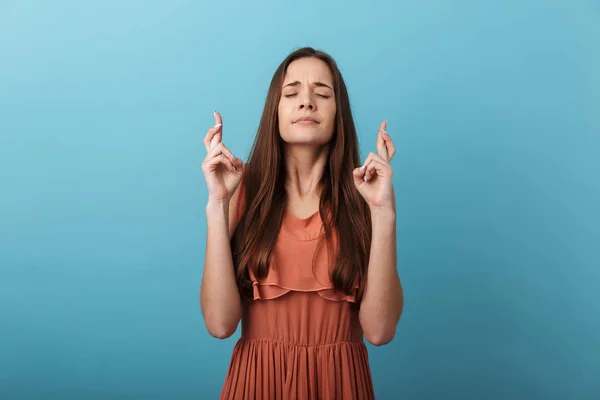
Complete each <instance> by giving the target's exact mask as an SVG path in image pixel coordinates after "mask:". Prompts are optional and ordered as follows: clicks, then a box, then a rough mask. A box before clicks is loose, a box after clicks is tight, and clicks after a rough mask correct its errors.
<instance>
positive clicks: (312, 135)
mask: <svg viewBox="0 0 600 400" xmlns="http://www.w3.org/2000/svg"><path fill="white" fill-rule="evenodd" d="M331 137H332V135H331V134H327V133H324V132H322V131H321V130H320V129H319V127H318V126H315V127H309V126H298V127H293V128H292V129H290V130H289V131H288V132H285V134H283V133H282V134H281V138H282V139H283V141H284V142H285V143H287V144H304V145H323V144H326V143H329V141H331Z"/></svg>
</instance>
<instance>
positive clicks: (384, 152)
mask: <svg viewBox="0 0 600 400" xmlns="http://www.w3.org/2000/svg"><path fill="white" fill-rule="evenodd" d="M386 125H387V121H383V122H382V123H381V124H380V125H379V131H378V132H377V145H376V146H377V153H378V154H379V156H380V157H382V158H383V159H385V160H389V155H388V149H387V147H386V145H385V140H384V138H383V133H384V132H385V128H386Z"/></svg>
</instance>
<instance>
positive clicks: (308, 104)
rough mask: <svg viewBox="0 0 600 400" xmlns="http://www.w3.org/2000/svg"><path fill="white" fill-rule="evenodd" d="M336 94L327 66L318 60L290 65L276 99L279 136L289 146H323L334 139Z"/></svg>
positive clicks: (299, 61) (305, 60)
mask: <svg viewBox="0 0 600 400" xmlns="http://www.w3.org/2000/svg"><path fill="white" fill-rule="evenodd" d="M335 113H336V106H335V93H334V91H333V76H332V74H331V71H330V70H329V66H328V65H327V64H326V63H325V62H323V61H321V60H319V59H318V58H301V59H299V60H296V61H294V62H292V63H291V64H290V65H289V66H288V69H287V71H286V74H285V78H284V80H283V86H282V91H281V98H280V99H279V109H278V115H279V132H280V135H281V138H282V139H283V141H284V142H286V143H288V144H308V145H323V144H326V143H328V142H329V141H330V140H331V137H332V136H333V130H334V126H335Z"/></svg>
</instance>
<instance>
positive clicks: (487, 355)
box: [0, 0, 600, 399]
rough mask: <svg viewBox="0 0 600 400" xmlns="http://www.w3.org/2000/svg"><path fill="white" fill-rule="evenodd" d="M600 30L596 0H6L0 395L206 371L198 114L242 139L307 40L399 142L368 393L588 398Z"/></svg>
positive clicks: (103, 389) (168, 393)
mask: <svg viewBox="0 0 600 400" xmlns="http://www.w3.org/2000/svg"><path fill="white" fill-rule="evenodd" d="M599 43H600V5H599V3H598V2H597V1H572V2H567V1H562V2H560V1H530V0H527V1H503V2H492V1H487V2H484V1H418V0H412V1H394V2H392V1H388V2H382V1H379V2H371V3H368V4H367V3H366V2H358V1H353V2H348V1H346V2H320V1H314V0H311V1H304V2H295V3H292V2H285V1H272V2H264V1H254V2H246V1H241V0H239V1H216V0H215V1H212V2H199V1H170V2H149V1H126V2H123V1H101V2H100V1H96V2H81V1H55V2H50V1H0V60H1V61H0V317H1V319H0V397H2V398H3V399H29V398H31V399H34V398H38V399H39V398H45V399H55V398H56V399H83V398H86V399H102V398H116V399H121V398H123V399H192V398H216V397H217V396H218V393H219V391H220V389H221V385H222V382H223V379H224V376H225V372H226V369H227V366H228V363H229V359H230V355H231V350H232V348H233V346H234V343H235V341H236V340H237V337H238V334H236V335H235V336H234V337H232V338H230V339H228V340H225V341H219V340H217V339H213V338H211V337H210V336H209V335H208V333H207V332H206V329H205V328H204V325H203V322H202V317H201V313H200V307H199V300H198V298H199V284H200V277H201V274H202V268H203V258H204V244H205V243H204V240H205V230H206V224H205V209H204V206H205V203H206V200H207V193H206V188H205V183H204V180H203V175H202V171H201V163H202V160H203V158H204V156H205V151H204V147H203V144H202V138H203V136H204V134H205V132H206V130H207V129H208V127H210V126H211V125H212V124H213V120H212V116H213V110H218V111H220V112H221V113H222V114H223V118H224V125H225V131H224V141H225V143H226V145H228V146H229V148H230V149H231V150H232V151H233V152H234V154H236V155H238V156H240V157H242V158H243V159H246V156H247V155H248V152H249V149H250V144H251V143H252V139H253V136H254V134H255V132H256V128H257V124H258V121H259V118H260V115H261V112H262V107H263V104H264V98H265V94H266V91H267V87H268V84H269V81H270V79H271V76H272V74H273V72H274V71H275V69H276V67H277V65H278V64H279V63H280V62H281V61H282V60H283V58H284V57H285V56H286V55H287V54H288V53H289V52H291V51H293V50H294V49H296V48H298V47H301V46H304V45H311V46H315V47H317V48H319V49H323V50H325V51H327V52H329V53H331V54H332V55H333V56H334V58H335V59H336V60H337V61H338V63H339V65H340V68H341V70H342V73H343V74H344V77H345V79H346V82H347V85H348V87H349V91H350V95H351V101H352V106H353V110H354V116H355V119H356V122H357V126H358V129H359V133H360V138H361V144H362V153H363V155H366V154H367V152H368V151H371V150H374V149H375V138H376V133H377V127H378V125H379V122H380V121H381V120H383V119H388V120H389V125H388V128H389V129H388V131H389V133H390V134H391V135H392V137H393V138H394V140H395V142H396V145H397V147H398V154H397V155H396V158H395V159H394V161H393V166H394V168H395V171H396V174H395V181H394V184H395V187H396V191H397V198H398V253H399V264H398V270H399V272H400V275H401V278H402V282H403V284H404V289H405V309H404V314H403V318H402V320H401V322H400V325H399V327H398V332H397V336H396V338H395V340H394V341H393V342H392V343H391V344H389V345H387V346H384V347H379V348H377V347H372V346H369V351H370V360H371V366H372V372H373V379H374V384H375V390H376V394H377V397H378V398H380V399H400V398H402V399H440V398H462V399H483V398H486V399H542V398H543V399H592V398H595V399H597V398H600V379H599V378H598V377H599V376H600V300H599V298H598V296H597V295H596V293H597V291H598V286H599V285H600V268H599V267H600V227H599V224H598V222H599V220H600V218H599V217H600V179H599V173H600V156H599V148H600V112H599V106H600V74H599V73H598V72H599V71H600V45H599Z"/></svg>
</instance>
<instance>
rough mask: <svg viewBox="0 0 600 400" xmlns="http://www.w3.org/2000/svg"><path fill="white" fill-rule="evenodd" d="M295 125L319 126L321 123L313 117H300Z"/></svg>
mask: <svg viewBox="0 0 600 400" xmlns="http://www.w3.org/2000/svg"><path fill="white" fill-rule="evenodd" d="M294 123H295V124H302V125H310V124H318V123H319V121H317V120H316V119H314V118H312V117H300V118H298V119H297V120H296V121H294Z"/></svg>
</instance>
